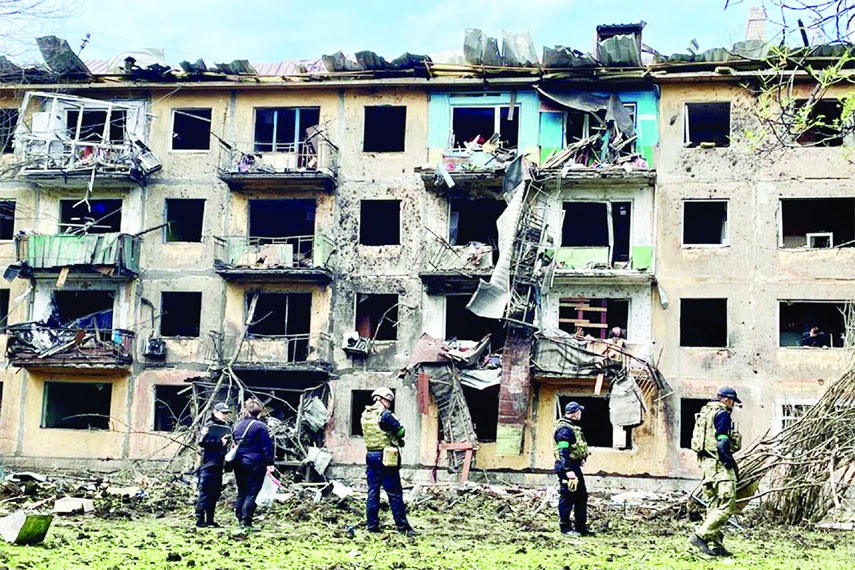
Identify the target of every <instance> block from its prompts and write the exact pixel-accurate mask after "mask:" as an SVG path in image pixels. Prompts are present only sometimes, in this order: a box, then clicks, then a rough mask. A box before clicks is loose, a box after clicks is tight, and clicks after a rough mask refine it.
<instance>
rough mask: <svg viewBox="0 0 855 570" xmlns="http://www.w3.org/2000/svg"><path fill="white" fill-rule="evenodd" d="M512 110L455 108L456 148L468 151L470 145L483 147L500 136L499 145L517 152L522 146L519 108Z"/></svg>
mask: <svg viewBox="0 0 855 570" xmlns="http://www.w3.org/2000/svg"><path fill="white" fill-rule="evenodd" d="M510 111H511V108H510V107H509V106H504V107H503V106H501V105H497V106H494V107H453V108H452V110H451V130H452V133H453V134H454V147H455V148H465V147H466V146H467V144H469V143H473V142H474V143H476V144H483V143H485V142H487V141H488V140H489V139H490V138H491V137H492V136H493V135H494V134H497V135H499V143H500V145H501V146H502V147H504V148H508V149H511V148H517V145H518V144H519V130H520V108H519V106H515V107H514V112H513V113H511V112H510Z"/></svg>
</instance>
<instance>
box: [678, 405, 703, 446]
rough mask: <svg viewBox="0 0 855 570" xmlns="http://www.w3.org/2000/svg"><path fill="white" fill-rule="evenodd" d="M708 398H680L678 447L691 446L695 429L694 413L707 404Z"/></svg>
mask: <svg viewBox="0 0 855 570" xmlns="http://www.w3.org/2000/svg"><path fill="white" fill-rule="evenodd" d="M708 402H709V399H704V398H680V448H681V449H691V448H692V432H693V431H694V430H695V414H697V413H698V412H700V411H701V408H703V407H704V406H706V405H707V403H708Z"/></svg>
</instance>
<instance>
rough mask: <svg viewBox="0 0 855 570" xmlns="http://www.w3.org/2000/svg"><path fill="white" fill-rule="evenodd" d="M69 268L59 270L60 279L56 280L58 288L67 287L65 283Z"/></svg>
mask: <svg viewBox="0 0 855 570" xmlns="http://www.w3.org/2000/svg"><path fill="white" fill-rule="evenodd" d="M68 272H69V267H68V266H67V265H66V266H65V267H63V268H62V269H60V270H59V277H57V278H56V288H57V289H62V288H63V287H65V282H66V280H67V279H68Z"/></svg>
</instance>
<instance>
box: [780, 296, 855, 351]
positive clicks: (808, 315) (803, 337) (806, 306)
mask: <svg viewBox="0 0 855 570" xmlns="http://www.w3.org/2000/svg"><path fill="white" fill-rule="evenodd" d="M778 307H779V310H778V312H779V316H780V337H779V340H780V344H779V346H807V347H814V348H822V347H831V348H841V347H842V346H843V341H844V337H845V333H846V323H845V319H844V310H845V308H846V303H844V302H834V301H779V303H778Z"/></svg>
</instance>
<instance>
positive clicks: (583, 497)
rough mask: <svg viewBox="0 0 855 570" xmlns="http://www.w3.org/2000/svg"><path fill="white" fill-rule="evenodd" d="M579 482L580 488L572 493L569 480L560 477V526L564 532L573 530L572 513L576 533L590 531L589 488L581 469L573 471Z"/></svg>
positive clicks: (560, 475)
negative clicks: (572, 514) (571, 514)
mask: <svg viewBox="0 0 855 570" xmlns="http://www.w3.org/2000/svg"><path fill="white" fill-rule="evenodd" d="M572 471H573V473H575V474H576V478H577V479H578V480H579V486H578V487H576V490H575V491H572V492H571V491H570V490H569V489H568V488H567V479H564V478H563V477H562V473H559V475H558V483H559V485H558V488H559V490H560V491H559V495H558V524H559V525H560V527H561V531H562V532H566V531H568V530H573V525H572V523H571V522H570V513H574V514H575V517H574V518H575V519H576V531H577V532H587V531H588V488H587V487H586V486H585V476H584V475H582V469H581V468H575V469H572Z"/></svg>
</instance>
